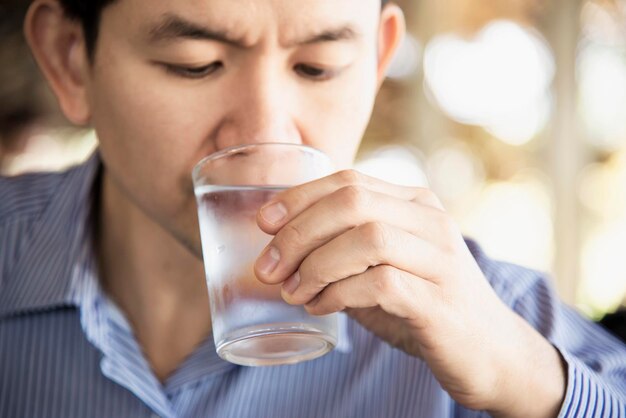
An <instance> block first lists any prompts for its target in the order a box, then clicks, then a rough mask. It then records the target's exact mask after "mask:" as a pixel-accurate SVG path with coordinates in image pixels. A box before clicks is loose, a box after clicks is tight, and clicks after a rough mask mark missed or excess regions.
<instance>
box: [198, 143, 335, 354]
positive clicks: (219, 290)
mask: <svg viewBox="0 0 626 418" xmlns="http://www.w3.org/2000/svg"><path fill="white" fill-rule="evenodd" d="M331 171H332V164H331V162H330V159H329V158H328V157H327V156H326V155H325V154H323V153H322V152H321V151H318V150H316V149H314V148H311V147H308V146H304V145H299V144H280V143H257V144H249V145H241V146H236V147H232V148H228V149H224V150H222V151H220V152H217V153H215V154H212V155H209V156H208V157H206V158H204V159H203V160H201V161H200V162H199V163H198V164H197V165H196V166H195V167H194V170H193V182H194V189H195V194H196V199H197V203H198V217H199V221H200V235H201V238H202V251H203V256H204V265H205V271H206V278H207V285H208V289H209V300H210V303H211V320H212V325H213V338H214V340H215V347H216V349H217V353H218V355H219V356H220V357H221V358H223V359H224V360H227V361H230V362H232V363H236V364H241V365H246V366H269V365H279V364H292V363H298V362H301V361H305V360H311V359H314V358H317V357H320V356H322V355H324V354H326V353H328V352H329V351H331V350H332V349H333V348H334V347H335V345H336V344H337V315H336V314H332V315H325V316H313V315H309V314H308V313H307V312H306V311H305V310H304V308H303V307H302V306H292V305H289V304H287V303H286V302H285V301H283V299H282V298H281V296H280V284H278V285H266V284H264V283H262V282H260V281H259V280H258V279H257V278H256V276H255V274H254V267H253V266H254V262H255V260H256V259H257V257H258V256H259V255H260V253H261V251H262V250H263V248H264V247H265V246H266V245H267V244H268V243H269V241H270V240H271V238H272V237H271V236H270V235H268V234H266V233H264V232H263V231H261V229H260V228H259V227H258V225H257V223H256V216H257V212H258V210H259V209H260V208H261V206H263V204H265V203H266V202H267V201H268V200H269V199H271V198H272V197H273V196H274V195H275V194H276V193H278V192H280V191H282V190H285V189H287V188H288V187H290V186H294V185H298V184H302V183H306V182H308V181H312V180H315V179H318V178H320V177H324V176H326V175H328V174H330V173H331Z"/></svg>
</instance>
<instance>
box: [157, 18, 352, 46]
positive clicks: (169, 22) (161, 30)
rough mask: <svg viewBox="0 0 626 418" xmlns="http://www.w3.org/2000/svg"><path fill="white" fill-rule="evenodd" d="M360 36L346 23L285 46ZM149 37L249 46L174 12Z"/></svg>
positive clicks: (238, 39)
mask: <svg viewBox="0 0 626 418" xmlns="http://www.w3.org/2000/svg"><path fill="white" fill-rule="evenodd" d="M358 37H359V34H358V32H357V31H355V30H354V29H353V28H352V27H351V26H349V25H344V26H341V27H338V28H334V29H327V30H323V31H321V32H318V33H314V34H312V35H308V36H306V37H304V38H303V39H300V40H296V41H290V42H289V43H288V44H287V45H285V47H287V48H290V47H293V46H301V45H311V44H317V43H324V42H337V41H351V40H355V39H356V38H358ZM149 39H150V41H151V42H154V43H158V42H167V41H174V40H177V39H194V40H204V41H216V42H221V43H224V44H227V45H231V46H234V47H237V48H245V47H246V46H247V45H246V43H245V42H244V40H243V39H242V38H237V37H235V36H233V35H232V34H230V33H229V32H228V31H227V30H225V29H218V28H208V27H205V26H202V25H199V24H197V23H194V22H191V21H189V20H186V19H184V18H182V17H180V16H177V15H173V14H165V15H164V16H163V18H162V19H161V21H160V22H159V23H157V24H156V25H154V26H153V27H151V28H150V30H149Z"/></svg>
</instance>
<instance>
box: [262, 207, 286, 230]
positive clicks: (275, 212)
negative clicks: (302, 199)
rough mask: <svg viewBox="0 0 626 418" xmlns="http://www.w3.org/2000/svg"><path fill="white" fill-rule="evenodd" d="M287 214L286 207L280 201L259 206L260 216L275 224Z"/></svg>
mask: <svg viewBox="0 0 626 418" xmlns="http://www.w3.org/2000/svg"><path fill="white" fill-rule="evenodd" d="M286 215H287V208H286V207H285V205H283V204H282V203H280V202H279V203H270V204H268V205H266V206H264V207H263V208H261V216H262V217H263V219H265V220H266V221H267V222H269V223H271V224H274V225H275V224H277V223H279V222H280V221H282V220H283V219H284V218H285V216H286Z"/></svg>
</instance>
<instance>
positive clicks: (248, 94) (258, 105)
mask: <svg viewBox="0 0 626 418" xmlns="http://www.w3.org/2000/svg"><path fill="white" fill-rule="evenodd" d="M248 68H253V70H249V71H247V70H239V71H238V74H237V75H236V76H233V78H232V80H231V81H232V83H230V86H231V87H230V90H231V92H230V94H229V96H230V99H229V100H228V101H227V103H228V109H227V112H226V113H225V117H224V119H223V120H222V123H221V124H220V127H219V131H218V132H217V136H216V137H217V140H216V146H217V148H218V149H223V148H226V147H229V146H234V145H240V144H252V143H261V142H283V143H298V144H299V143H302V137H301V133H300V129H299V128H298V121H297V118H296V106H295V103H294V100H293V99H294V97H293V94H294V93H293V89H292V88H291V87H290V80H289V76H288V74H281V73H280V72H279V71H277V70H276V68H275V67H274V68H272V66H271V65H269V63H261V64H257V65H250V66H249V67H248Z"/></svg>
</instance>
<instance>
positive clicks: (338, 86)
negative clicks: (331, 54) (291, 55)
mask: <svg viewBox="0 0 626 418" xmlns="http://www.w3.org/2000/svg"><path fill="white" fill-rule="evenodd" d="M363 68H372V70H371V71H363ZM376 88H377V79H376V68H375V62H363V63H360V64H359V65H358V66H356V67H355V68H354V69H353V70H352V71H350V72H348V73H347V74H343V75H342V78H341V79H339V80H337V81H336V82H332V83H329V85H328V87H327V88H326V89H325V90H321V91H320V92H319V94H318V95H317V96H316V97H314V100H312V101H311V102H310V103H309V105H308V111H307V115H308V119H307V133H308V134H307V135H306V137H309V138H312V141H311V142H313V143H312V144H311V145H313V146H314V147H316V148H319V149H321V150H322V151H324V152H326V153H327V154H328V155H329V156H330V157H331V158H332V160H333V161H334V163H335V166H336V168H337V169H338V170H339V169H344V168H348V167H351V166H352V164H353V162H354V157H355V155H356V152H357V149H358V147H359V144H360V142H361V139H362V137H363V134H364V132H365V129H366V127H367V124H368V122H369V120H370V117H371V113H372V109H373V106H374V99H375V96H376ZM311 109H315V110H314V111H311Z"/></svg>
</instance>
